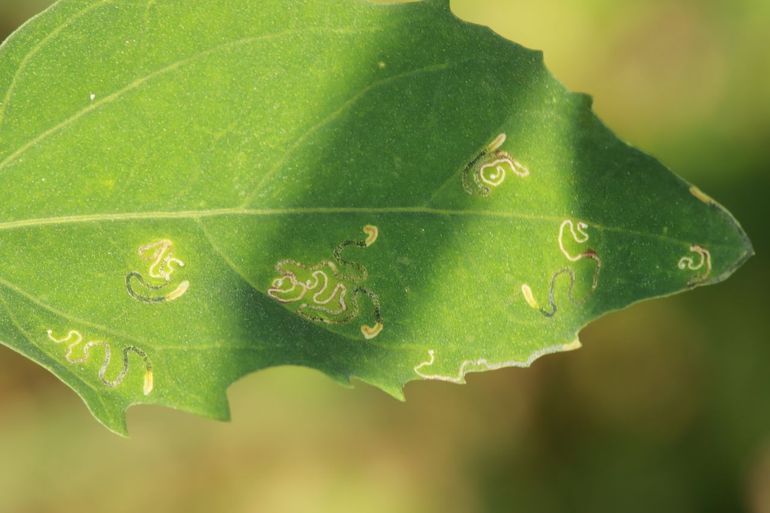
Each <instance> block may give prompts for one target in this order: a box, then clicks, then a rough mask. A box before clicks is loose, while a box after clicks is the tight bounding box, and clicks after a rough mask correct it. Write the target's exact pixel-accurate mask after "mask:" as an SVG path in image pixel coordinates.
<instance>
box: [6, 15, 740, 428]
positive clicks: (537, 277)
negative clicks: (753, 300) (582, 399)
mask: <svg viewBox="0 0 770 513" xmlns="http://www.w3.org/2000/svg"><path fill="white" fill-rule="evenodd" d="M0 101H2V105H1V106H0V187H1V188H2V191H3V200H2V204H0V340H2V343H3V344H5V345H7V346H8V347H11V348H12V349H14V350H16V351H18V352H19V353H21V354H23V355H25V356H27V357H28V358H30V359H32V360H34V361H36V362H37V363H39V364H40V365H41V366H43V367H45V368H46V369H48V370H50V371H51V372H52V373H54V374H55V375H56V376H58V377H59V378H60V379H61V380H62V381H64V382H65V383H66V384H67V385H69V386H70V387H71V388H72V389H73V390H75V392H77V394H79V395H80V396H81V397H82V398H83V400H84V401H85V402H86V404H87V405H88V407H89V408H90V410H91V411H92V412H93V414H94V415H95V416H96V417H97V418H98V419H99V420H100V421H101V422H102V423H104V425H106V426H107V427H108V428H110V429H111V430H113V431H116V432H118V433H125V431H126V426H125V410H126V409H127V408H128V407H129V406H131V405H134V404H157V405H165V406H169V407H172V408H177V409H180V410H185V411H189V412H195V413H198V414H201V415H206V416H209V417H213V418H218V419H225V418H227V417H228V415H229V412H228V405H227V398H226V389H227V387H228V386H229V385H230V384H231V383H232V382H233V381H235V380H237V379H238V378H240V377H241V376H244V375H245V374H248V373H250V372H253V371H255V370H258V369H262V368H266V367H270V366H276V365H287V364H290V365H303V366H308V367H312V368H315V369H319V370H321V371H323V372H325V373H326V374H328V375H329V376H331V377H333V378H334V379H336V380H338V381H340V382H343V383H347V382H348V381H349V380H350V378H353V377H355V378H358V379H360V380H362V381H364V382H366V383H370V384H373V385H376V386H378V387H380V388H382V389H383V390H385V391H386V392H388V393H390V394H392V395H394V396H396V397H401V396H402V389H403V386H404V384H406V383H407V382H409V381H412V380H417V379H435V380H445V381H452V382H463V381H464V376H465V374H466V373H468V372H476V371H484V370H489V369H497V368H501V367H511V366H528V365H530V364H531V363H532V362H533V361H534V360H535V359H537V358H538V357H540V356H543V355H546V354H549V353H555V352H559V351H566V350H571V349H575V348H577V347H579V342H578V341H577V334H578V332H579V330H580V329H581V328H582V327H583V326H585V325H586V324H587V323H588V322H589V321H591V320H593V319H595V318H597V317H598V316H600V315H602V314H603V313H605V312H608V311H611V310H615V309H619V308H623V307H625V306H628V305H629V304H631V303H634V302H637V301H640V300H643V299H646V298H651V297H656V296H664V295H668V294H672V293H675V292H678V291H681V290H685V289H690V288H692V287H695V286H699V285H706V284H710V283H715V282H718V281H721V280H723V279H725V278H726V277H727V276H728V275H730V274H731V273H732V272H733V271H734V270H735V269H736V268H737V267H739V266H740V265H741V264H742V263H743V262H744V261H745V260H746V259H747V258H748V257H749V256H750V255H751V254H752V249H751V245H750V243H749V241H748V239H747V238H746V236H745V234H744V233H743V231H742V230H741V229H740V227H739V226H738V224H737V223H736V221H735V220H734V219H733V218H732V217H731V216H730V214H729V213H727V211H725V210H724V209H723V208H721V207H720V206H719V205H717V204H716V203H715V202H714V201H713V200H711V199H710V198H708V197H707V196H705V195H704V194H703V193H701V192H700V191H699V190H698V189H696V188H694V187H692V186H690V185H689V184H688V183H686V182H684V181H683V180H681V179H679V178H677V177H676V176H674V175H673V174H671V173H670V172H669V171H668V170H666V169H665V168H664V167H663V166H662V165H661V164H660V163H658V162H657V161H656V160H654V159H653V158H651V157H648V156H646V155H644V154H643V153H640V152H639V151H637V150H635V149H633V148H630V147H629V146H627V145H626V144H624V143H622V142H621V141H619V140H618V139H617V138H616V137H615V136H614V135H613V134H612V133H611V132H610V131H609V130H607V128H605V127H604V125H602V123H601V122H600V121H599V120H598V119H597V118H596V116H595V115H594V114H593V113H592V112H591V108H590V103H591V102H590V99H589V98H588V97H587V96H584V95H578V94H573V93H569V92H567V91H566V90H565V89H564V88H563V87H562V86H561V85H560V84H559V83H558V82H556V81H555V80H554V79H553V78H552V77H551V76H550V74H549V73H548V72H547V71H546V69H545V67H544V65H543V59H542V55H541V54H540V53H538V52H533V51H531V50H527V49H524V48H521V47H519V46H517V45H515V44H513V43H511V42H509V41H506V40H504V39H502V38H500V37H498V36H496V35H494V34H493V33H492V32H490V31H489V30H488V29H486V28H483V27H478V26H473V25H470V24H467V23H464V22H462V21H460V20H458V19H456V18H455V17H453V16H452V14H451V12H450V11H449V7H448V2H447V1H438V0H436V1H429V2H421V3H412V4H406V5H389V6H377V5H373V4H370V3H367V2H364V1H362V0H293V1H291V2H286V1H283V0H281V1H278V0H263V1H261V2H253V1H251V0H233V1H231V2H216V1H214V0H200V1H196V2H189V1H181V0H157V1H155V0H150V1H149V2H136V1H131V2H129V1H120V0H99V1H97V0H62V1H60V2H58V3H57V4H56V5H55V6H54V7H52V8H51V9H49V10H48V11H46V12H45V13H44V14H43V15H41V16H39V17H37V18H35V19H34V20H33V21H31V22H30V23H28V24H27V25H26V26H25V27H24V28H23V29H21V30H20V31H18V32H17V33H16V34H15V35H14V36H12V37H11V38H10V39H9V40H8V41H7V42H6V43H5V44H4V45H3V46H2V49H0Z"/></svg>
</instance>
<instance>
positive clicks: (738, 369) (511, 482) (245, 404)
mask: <svg viewBox="0 0 770 513" xmlns="http://www.w3.org/2000/svg"><path fill="white" fill-rule="evenodd" d="M48 3H49V2H47V1H45V0H0V38H5V36H6V35H7V34H8V33H9V32H10V31H11V30H13V29H14V28H15V27H16V26H18V25H19V24H20V23H22V22H23V21H24V20H25V19H27V18H28V17H30V16H32V15H33V14H35V13H36V12H38V11H40V10H42V9H43V8H44V7H45V6H46V5H47V4H48ZM452 8H453V10H454V11H455V13H456V14H457V15H458V16H460V17H462V18H465V19H467V20H470V21H474V22H478V23H483V24H486V25H490V26H492V27H493V28H494V29H495V30H496V31H498V32H499V33H501V34H503V35H505V36H507V37H508V38H510V39H513V40H515V41H517V42H519V43H521V44H524V45H525V46H528V47H532V48H539V49H543V50H544V51H545V55H546V62H547V64H548V66H549V67H550V68H551V70H552V71H553V72H554V73H555V74H556V76H557V77H559V78H560V79H561V80H562V81H563V82H564V83H565V84H566V85H567V86H568V87H570V88H571V89H573V90H579V91H585V92H589V93H591V94H592V95H593V96H594V98H595V109H596V111H597V112H598V113H599V115H600V116H601V117H602V118H603V119H604V120H605V121H606V122H607V123H608V124H609V126H611V127H613V128H614V129H615V130H616V131H617V133H618V134H619V135H620V136H621V137H622V138H624V139H626V140H629V141H632V142H633V143H634V144H635V145H636V146H637V147H641V148H642V149H644V150H646V151H648V152H650V153H652V154H654V155H656V156H657V157H659V158H660V159H661V160H662V161H663V162H664V163H666V164H668V165H669V166H670V167H671V168H672V169H674V170H675V171H676V172H677V173H679V174H680V175H682V176H684V177H685V178H687V179H688V180H691V181H694V182H695V183H697V184H699V185H700V187H701V188H702V189H703V190H704V191H706V192H707V193H709V194H711V195H713V196H714V197H716V198H717V199H718V200H719V201H721V202H722V203H724V204H725V205H726V206H727V207H728V208H730V209H731V210H732V211H733V212H734V213H735V215H736V216H737V217H738V219H739V220H741V222H742V223H743V225H744V227H745V228H746V230H747V231H748V233H749V235H750V236H751V237H752V239H753V242H754V244H755V247H756V250H757V253H758V256H757V257H755V258H754V259H752V260H751V261H750V262H749V263H748V264H747V265H746V266H745V267H744V268H743V269H742V270H741V271H740V272H739V273H738V274H737V275H736V276H734V277H733V278H732V279H731V280H729V281H728V282H727V283H725V284H722V285H719V286H715V287H710V288H705V289H699V290H696V291H694V292H691V293H688V294H685V295H682V296H678V297H674V298H670V299H665V300H659V301H654V302H649V303H644V304H641V305H638V306H635V307H634V308H632V309H630V310H628V311H625V312H621V313H617V314H613V315H610V316H608V317H606V318H604V319H602V320H600V321H598V322H596V323H595V324H593V325H592V326H590V327H589V328H587V329H586V330H585V331H584V333H583V336H582V338H583V341H584V344H585V347H584V348H583V349H582V350H581V351H578V352H577V353H571V354H566V355H558V356H551V357H547V358H545V359H543V360H541V361H539V362H538V363H536V364H535V366H534V367H533V368H532V369H529V370H520V369H511V370H502V371H497V372H493V373H487V374H482V375H473V376H471V377H470V378H469V384H468V385H466V386H464V387H458V386H455V385H448V384H443V383H415V384H411V385H409V386H408V387H407V397H408V399H409V400H408V402H407V403H406V404H401V403H398V402H396V401H394V400H392V399H390V398H389V397H387V396H386V395H385V394H383V393H381V392H378V391H376V390H374V389H371V388H369V387H366V386H363V385H360V386H358V387H357V388H356V389H354V390H346V389H344V388H341V387H339V386H337V385H335V384H333V383H332V382H331V381H330V380H329V379H327V378H325V377H324V376H322V375H320V374H318V373H316V372H313V371H310V370H305V369H296V368H279V369H273V370H269V371H265V372H262V373H258V374H255V375H252V376H250V377H248V378H246V379H244V380H242V381H240V382H239V383H237V384H236V385H235V386H233V388H232V389H231V394H230V397H231V402H232V409H233V417H234V419H233V423H232V424H220V423H216V422H212V421H207V420H202V419H199V418H195V417H192V416H189V415H185V414H181V413H176V412H173V411H167V410H162V409H154V408H143V409H135V410H132V411H131V412H130V414H129V425H130V428H131V432H132V438H131V439H128V440H124V439H121V438H118V437H116V436H114V435H111V434H110V433H108V432H107V431H106V430H105V429H103V428H102V427H101V426H100V425H98V424H97V423H96V421H94V420H93V419H92V418H91V417H90V415H89V414H88V412H87V411H86V409H85V408H84V407H83V405H82V403H81V402H80V401H79V400H78V399H77V398H76V397H75V396H74V395H73V394H72V393H71V392H70V391H69V390H68V389H67V388H66V387H65V386H64V385H61V384H60V383H58V382H57V381H56V380H55V379H54V378H52V377H51V376H50V375H48V374H47V373H46V372H45V371H43V370H42V369H40V368H38V367H36V366H35V365H33V364H31V363H30V362H28V361H26V360H24V359H22V358H21V357H20V356H17V355H16V354H14V353H12V352H11V351H10V350H7V349H4V348H0V512H3V513H4V512H9V513H28V512H30V513H38V512H40V513H47V512H56V513H59V512H71V511H78V512H82V513H85V512H97V511H98V512H103V511H110V512H115V513H120V512H138V511H166V512H177V511H178V512H185V513H196V512H212V511H223V512H235V513H240V512H268V513H272V512H278V513H280V512H291V513H310V512H334V513H348V512H350V513H353V512H355V513H361V512H364V513H378V512H387V513H411V512H414V513H432V512H441V513H454V512H457V513H476V512H479V513H482V512H483V513H487V512H495V513H497V512H501V513H503V512H504V513H513V512H528V513H540V512H543V513H545V512H571V511H581V512H592V513H603V512H607V513H618V512H623V513H634V512H640V513H649V512H655V513H666V512H672V513H688V512H712V511H713V512H743V511H745V512H752V513H770V261H769V260H768V255H770V230H769V229H768V222H770V201H769V200H768V195H769V194H770V30H769V28H770V2H768V1H767V0H647V1H645V2H639V1H637V0H537V1H534V0H517V1H512V0H454V1H453V2H452Z"/></svg>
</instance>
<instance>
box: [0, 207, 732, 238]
mask: <svg viewBox="0 0 770 513" xmlns="http://www.w3.org/2000/svg"><path fill="white" fill-rule="evenodd" d="M344 214H353V215H355V214H370V215H408V214H412V215H429V216H457V217H480V218H491V219H519V220H526V221H541V222H553V223H561V222H563V221H564V220H565V219H571V218H573V217H574V216H573V215H566V214H565V215H559V216H548V215H538V214H529V213H523V212H512V211H504V210H478V209H468V210H456V209H441V208H431V207H296V208H262V209H258V208H241V207H235V208H219V209H210V210H179V211H153V212H117V213H103V214H84V215H72V216H58V217H43V218H37V219H20V220H15V221H5V222H0V231H11V230H18V229H24V228H34V227H41V226H57V225H69V224H89V223H103V222H121V221H160V220H173V219H182V220H185V219H186V220H193V221H195V220H200V219H206V218H216V217H277V216H303V215H344ZM581 219H582V220H583V221H585V222H586V223H588V224H589V225H590V226H591V227H592V228H595V229H597V230H602V231H607V232H615V233H621V234H625V235H634V236H640V237H647V238H653V239H657V240H661V241H665V242H670V243H674V244H677V245H685V246H687V247H689V246H690V245H691V244H692V241H689V240H687V241H685V240H683V239H678V238H676V237H670V236H667V235H661V234H656V233H650V232H640V231H637V230H632V229H629V228H623V227H618V226H607V225H602V224H599V223H595V222H592V221H591V220H589V219H585V218H581ZM712 245H713V246H718V247H732V246H730V245H729V244H720V243H712Z"/></svg>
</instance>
